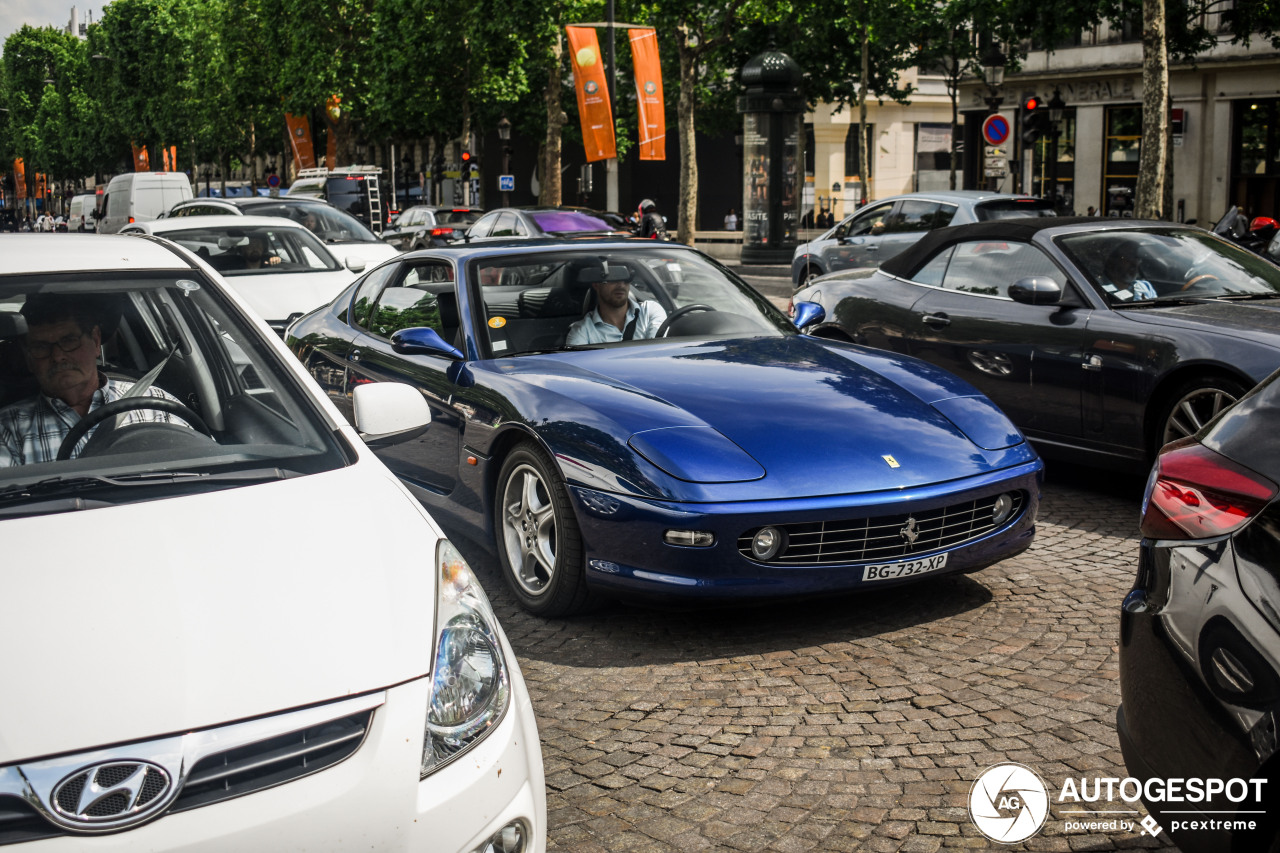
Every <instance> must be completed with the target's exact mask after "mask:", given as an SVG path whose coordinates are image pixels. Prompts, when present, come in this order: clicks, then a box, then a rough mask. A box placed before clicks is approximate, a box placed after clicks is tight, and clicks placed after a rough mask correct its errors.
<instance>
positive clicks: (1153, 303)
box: [1111, 296, 1218, 308]
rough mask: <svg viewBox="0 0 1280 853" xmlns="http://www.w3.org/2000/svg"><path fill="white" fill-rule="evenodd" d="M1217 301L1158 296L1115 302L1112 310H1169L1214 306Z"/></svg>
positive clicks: (1197, 297)
mask: <svg viewBox="0 0 1280 853" xmlns="http://www.w3.org/2000/svg"><path fill="white" fill-rule="evenodd" d="M1217 301H1218V300H1216V299H1209V298H1206V297H1203V296H1158V297H1156V298H1155V299H1141V300H1135V301H1133V302H1115V303H1112V305H1111V307H1112V308H1167V307H1169V306H1170V305H1212V304H1213V303H1215V302H1217Z"/></svg>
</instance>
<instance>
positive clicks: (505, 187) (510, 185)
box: [498, 175, 516, 193]
mask: <svg viewBox="0 0 1280 853" xmlns="http://www.w3.org/2000/svg"><path fill="white" fill-rule="evenodd" d="M515 191H516V176H515V175H499V176H498V192H503V193H512V192H515Z"/></svg>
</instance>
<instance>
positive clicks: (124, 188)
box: [98, 172, 192, 234]
mask: <svg viewBox="0 0 1280 853" xmlns="http://www.w3.org/2000/svg"><path fill="white" fill-rule="evenodd" d="M191 195H192V194H191V181H190V179H188V178H187V176H186V175H185V174H184V173H182V172H129V173H127V174H124V175H116V176H115V177H114V178H112V179H111V183H109V184H107V192H106V194H105V195H104V196H103V199H102V218H101V219H99V220H98V233H99V234H115V233H116V232H117V231H119V230H120V229H121V228H123V227H125V226H126V225H128V224H129V223H130V222H150V221H151V220H153V219H159V218H160V214H162V213H164V212H165V211H166V210H168V209H169V208H171V207H173V206H174V205H175V204H177V203H178V202H180V201H186V200H187V199H189V198H191Z"/></svg>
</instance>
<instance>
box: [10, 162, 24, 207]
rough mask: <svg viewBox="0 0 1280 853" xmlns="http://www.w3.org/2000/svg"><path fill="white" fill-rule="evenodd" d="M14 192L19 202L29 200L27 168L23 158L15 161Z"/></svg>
mask: <svg viewBox="0 0 1280 853" xmlns="http://www.w3.org/2000/svg"><path fill="white" fill-rule="evenodd" d="M13 192H14V195H16V196H17V200H18V201H26V200H27V166H26V164H25V163H23V162H22V158H21V157H19V158H18V159H17V160H14V161H13Z"/></svg>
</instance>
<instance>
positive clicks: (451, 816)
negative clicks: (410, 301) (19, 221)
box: [0, 235, 546, 853]
mask: <svg viewBox="0 0 1280 853" xmlns="http://www.w3.org/2000/svg"><path fill="white" fill-rule="evenodd" d="M354 406H355V409H354V411H355V416H354V419H355V426H354V427H353V426H352V425H350V424H348V423H347V422H346V421H345V420H344V419H343V417H342V415H341V414H340V413H339V411H338V410H337V409H336V408H335V407H334V406H333V405H332V404H331V403H330V401H329V400H328V399H327V398H326V397H325V396H324V394H323V393H322V392H321V391H320V390H319V388H318V387H317V386H316V385H315V384H314V382H313V381H312V380H311V378H310V377H309V376H308V375H307V374H306V373H305V372H304V371H303V369H302V366H301V365H300V364H299V363H298V362H297V361H296V360H295V359H294V358H293V357H292V356H291V355H290V354H289V352H288V350H286V349H285V348H284V345H283V343H282V342H281V341H279V340H278V339H277V338H276V337H275V336H274V335H272V334H271V333H270V331H269V330H268V329H267V327H266V326H265V325H263V324H262V323H260V322H258V321H257V320H255V319H254V317H253V315H252V312H251V311H250V309H249V306H248V303H247V302H246V301H245V300H244V299H242V298H240V297H239V296H237V295H236V294H235V293H234V292H232V291H231V290H230V289H229V288H227V287H226V286H225V285H224V283H223V282H222V281H221V280H220V279H219V278H218V277H217V276H214V275H209V274H208V273H207V272H206V270H205V268H204V267H203V266H202V265H201V264H200V263H198V262H197V261H196V259H195V256H194V255H192V254H190V253H188V252H186V251H185V250H183V249H182V248H180V247H178V246H176V245H174V244H169V243H164V242H161V241H157V240H151V239H140V238H138V237H122V236H89V235H85V236H80V235H68V236H67V237H65V238H63V239H62V240H61V241H60V242H59V247H58V252H57V253H50V252H49V244H48V238H46V237H42V236H37V235H0V542H2V543H3V550H2V551H0V553H3V555H4V557H3V568H4V572H3V576H4V580H3V583H4V587H3V589H4V595H3V599H4V625H5V635H6V636H7V637H8V638H9V642H10V653H9V654H7V655H6V656H5V662H4V664H3V665H2V667H0V684H2V685H3V689H0V721H2V725H0V845H6V844H13V845H15V846H14V848H13V849H15V850H17V849H32V850H40V851H88V853H94V852H95V851H107V850H111V851H121V850H151V851H177V850H182V851H197V850H199V851H230V850H234V851H280V850H308V851H351V850H432V851H450V853H452V852H453V851H457V852H458V853H478V852H479V853H497V852H498V851H500V853H517V851H518V853H526V851H528V853H538V851H542V850H544V849H545V843H546V842H545V838H546V796H545V789H544V785H543V768H542V758H541V752H540V747H539V740H538V732H537V728H536V725H535V722H534V715H533V709H532V706H531V703H530V700H529V695H528V692H527V690H526V688H525V685H524V681H523V678H522V676H521V674H520V669H519V667H518V666H517V663H516V658H515V655H514V653H513V652H512V649H511V646H510V645H509V644H508V642H507V639H506V637H505V636H504V634H503V631H502V628H501V627H500V626H499V624H498V622H497V620H496V618H495V617H494V613H493V611H492V609H491V608H490V605H489V602H488V600H487V599H486V596H485V594H484V591H483V590H482V589H481V586H480V584H479V582H478V581H477V579H476V577H475V576H474V575H473V574H472V572H471V570H470V569H469V568H468V566H467V564H466V562H465V561H464V560H463V558H462V557H461V556H460V555H459V553H458V551H457V550H456V549H455V548H454V547H453V545H452V544H451V543H450V542H449V541H448V540H447V539H446V538H445V537H444V535H443V534H442V533H441V531H440V528H439V527H437V526H436V524H435V522H434V521H433V520H432V519H431V517H430V516H429V515H428V514H427V512H426V511H425V510H424V509H423V508H422V506H421V505H420V504H419V503H418V502H417V501H416V500H414V499H413V497H412V496H411V495H410V494H409V493H408V492H407V491H406V490H405V488H404V487H403V486H402V485H400V483H399V482H398V481H397V480H396V478H395V477H394V476H392V475H391V473H390V472H389V471H388V470H387V469H386V468H385V467H384V466H383V464H382V463H381V462H380V461H379V460H378V459H377V458H376V457H375V456H374V455H373V453H372V451H371V449H370V448H371V447H379V446H386V445H387V444H390V443H395V442H397V441H403V440H408V439H411V438H414V437H417V436H419V435H421V434H422V433H423V431H424V430H426V429H428V428H429V419H430V416H429V409H428V407H427V403H426V401H425V400H424V399H423V397H422V395H421V394H420V393H419V392H418V391H417V390H415V389H412V388H410V387H408V386H405V385H397V384H395V383H376V384H372V383H371V384H369V385H368V386H366V387H361V388H359V389H356V391H355V392H354Z"/></svg>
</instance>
